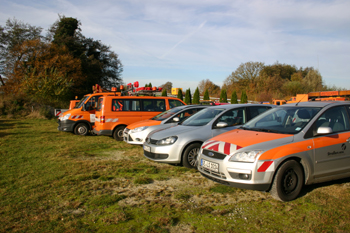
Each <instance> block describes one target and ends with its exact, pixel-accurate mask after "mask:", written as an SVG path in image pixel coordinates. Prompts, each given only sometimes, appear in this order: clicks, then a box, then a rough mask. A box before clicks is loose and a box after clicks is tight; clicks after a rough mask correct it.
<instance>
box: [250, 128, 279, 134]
mask: <svg viewBox="0 0 350 233" xmlns="http://www.w3.org/2000/svg"><path fill="white" fill-rule="evenodd" d="M249 130H253V131H258V132H267V133H281V132H280V131H278V130H273V129H259V128H252V129H249Z"/></svg>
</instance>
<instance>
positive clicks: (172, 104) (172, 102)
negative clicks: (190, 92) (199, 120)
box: [169, 99, 184, 108]
mask: <svg viewBox="0 0 350 233" xmlns="http://www.w3.org/2000/svg"><path fill="white" fill-rule="evenodd" d="M182 105H184V104H183V103H182V102H181V101H179V100H172V99H170V100H169V106H170V108H174V107H177V106H182Z"/></svg>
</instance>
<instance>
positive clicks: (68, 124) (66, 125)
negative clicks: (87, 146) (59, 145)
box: [57, 120, 76, 132]
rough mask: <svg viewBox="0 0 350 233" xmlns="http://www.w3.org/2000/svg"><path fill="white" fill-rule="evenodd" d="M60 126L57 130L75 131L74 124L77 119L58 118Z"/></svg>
mask: <svg viewBox="0 0 350 233" xmlns="http://www.w3.org/2000/svg"><path fill="white" fill-rule="evenodd" d="M57 123H58V127H57V130H59V131H63V132H73V129H74V125H75V123H76V122H75V121H71V120H64V121H61V120H58V121H57Z"/></svg>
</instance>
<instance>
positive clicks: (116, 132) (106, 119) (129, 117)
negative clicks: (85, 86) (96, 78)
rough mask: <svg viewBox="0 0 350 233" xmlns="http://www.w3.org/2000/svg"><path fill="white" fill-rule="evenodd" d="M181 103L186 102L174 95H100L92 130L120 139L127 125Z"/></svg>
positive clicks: (98, 133)
mask: <svg viewBox="0 0 350 233" xmlns="http://www.w3.org/2000/svg"><path fill="white" fill-rule="evenodd" d="M181 105H186V104H185V102H183V101H182V100H180V99H178V98H174V97H163V96H162V97H154V96H101V97H100V98H99V99H98V105H97V109H96V115H95V117H96V119H95V127H94V129H93V132H94V133H95V134H97V135H107V136H113V137H114V139H116V140H118V141H122V140H123V131H124V129H125V127H126V126H127V125H129V124H132V123H134V122H138V121H141V120H146V119H150V118H152V117H154V116H156V115H157V114H159V113H161V112H164V111H165V110H168V109H170V108H173V107H177V106H181Z"/></svg>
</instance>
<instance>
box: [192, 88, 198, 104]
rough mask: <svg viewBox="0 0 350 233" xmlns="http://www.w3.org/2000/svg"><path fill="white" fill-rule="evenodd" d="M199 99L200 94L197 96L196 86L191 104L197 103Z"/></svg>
mask: <svg viewBox="0 0 350 233" xmlns="http://www.w3.org/2000/svg"><path fill="white" fill-rule="evenodd" d="M199 100H200V96H199V89H198V87H197V88H196V91H195V92H194V94H193V101H192V103H193V104H199V102H200V101H199Z"/></svg>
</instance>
